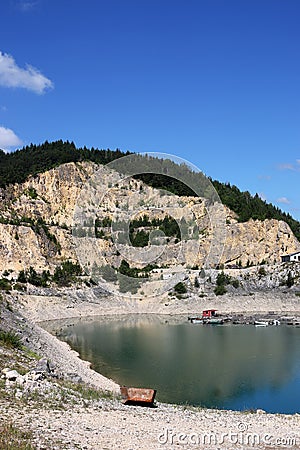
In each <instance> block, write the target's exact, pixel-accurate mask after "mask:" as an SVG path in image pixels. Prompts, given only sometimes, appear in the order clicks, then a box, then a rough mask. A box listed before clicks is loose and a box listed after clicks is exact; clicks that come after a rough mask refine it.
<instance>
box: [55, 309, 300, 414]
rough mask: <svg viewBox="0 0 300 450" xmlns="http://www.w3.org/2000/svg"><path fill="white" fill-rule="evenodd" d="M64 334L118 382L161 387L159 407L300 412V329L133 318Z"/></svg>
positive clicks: (68, 328) (80, 325)
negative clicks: (161, 403)
mask: <svg viewBox="0 0 300 450" xmlns="http://www.w3.org/2000/svg"><path fill="white" fill-rule="evenodd" d="M171 320H173V319H171ZM183 320H184V321H183ZM57 325H58V324H57V323H56V326H57ZM59 337H60V338H61V339H63V340H66V341H67V342H68V343H69V344H70V345H71V347H72V348H74V349H75V350H77V351H78V352H79V353H80V355H81V357H82V358H83V359H86V360H88V361H91V362H92V367H93V368H94V369H95V370H96V371H98V372H100V373H102V374H103V375H105V376H107V377H109V378H112V379H113V380H115V381H116V382H118V383H119V384H121V385H127V386H135V387H151V388H154V389H157V396H156V398H157V400H159V401H161V402H168V403H179V404H191V405H201V406H205V407H217V408H222V409H236V410H247V409H257V408H261V409H264V410H266V411H268V412H281V413H295V412H300V328H295V327H289V326H283V325H281V326H277V327H275V326H272V327H271V326H269V327H255V326H251V325H244V326H242V325H223V326H209V325H208V326H203V325H196V324H190V323H189V322H187V321H186V318H184V319H182V321H180V320H179V321H178V319H176V320H175V322H174V323H170V319H167V318H163V317H160V318H153V317H149V316H148V317H136V316H135V317H133V316H128V317H122V318H120V319H116V318H114V319H103V318H101V319H95V318H94V319H90V320H87V321H81V320H78V321H73V322H72V324H70V323H69V324H68V325H66V323H65V324H64V325H63V327H62V329H61V330H60V333H59Z"/></svg>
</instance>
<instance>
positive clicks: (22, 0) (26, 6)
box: [16, 0, 38, 12]
mask: <svg viewBox="0 0 300 450" xmlns="http://www.w3.org/2000/svg"><path fill="white" fill-rule="evenodd" d="M37 5H38V1H37V0H31V1H30V0H19V2H18V3H17V5H16V6H17V8H18V9H20V10H21V11H25V12H26V11H30V10H31V9H33V8H35V7H36V6H37Z"/></svg>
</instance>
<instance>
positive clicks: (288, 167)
mask: <svg viewBox="0 0 300 450" xmlns="http://www.w3.org/2000/svg"><path fill="white" fill-rule="evenodd" d="M278 169H279V170H296V171H299V170H300V159H296V164H292V163H282V164H278Z"/></svg>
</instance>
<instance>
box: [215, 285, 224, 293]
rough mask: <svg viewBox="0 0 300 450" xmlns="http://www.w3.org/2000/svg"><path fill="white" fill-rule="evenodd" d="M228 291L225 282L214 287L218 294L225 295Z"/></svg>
mask: <svg viewBox="0 0 300 450" xmlns="http://www.w3.org/2000/svg"><path fill="white" fill-rule="evenodd" d="M226 292H227V290H226V288H225V286H224V284H219V285H218V286H216V287H215V289H214V293H215V294H216V295H224V294H226Z"/></svg>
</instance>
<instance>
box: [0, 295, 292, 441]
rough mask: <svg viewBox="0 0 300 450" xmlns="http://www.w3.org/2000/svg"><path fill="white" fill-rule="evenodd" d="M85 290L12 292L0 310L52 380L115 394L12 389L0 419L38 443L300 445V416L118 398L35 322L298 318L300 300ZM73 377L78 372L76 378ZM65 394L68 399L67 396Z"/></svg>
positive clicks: (111, 386) (104, 380)
mask: <svg viewBox="0 0 300 450" xmlns="http://www.w3.org/2000/svg"><path fill="white" fill-rule="evenodd" d="M87 293H88V292H82V291H80V290H78V289H77V290H76V289H70V290H69V291H64V292H63V293H62V292H61V293H58V294H59V295H45V294H46V293H42V294H43V295H38V294H36V295H34V294H33V293H32V294H28V295H27V294H26V295H25V294H23V295H20V294H18V296H17V298H16V297H15V298H14V299H13V298H9V303H10V304H14V305H15V306H14V312H13V313H12V312H10V311H6V312H5V311H2V321H3V323H5V322H6V323H7V324H8V325H9V323H10V324H11V325H13V326H14V327H15V328H16V329H18V330H20V335H21V336H22V340H23V342H24V343H25V344H27V345H28V346H29V347H30V348H31V349H32V350H34V351H35V352H37V353H38V354H39V355H41V356H44V357H46V358H47V359H48V360H49V361H50V362H51V364H52V365H53V367H55V371H56V373H57V375H58V378H61V379H64V380H66V381H67V382H71V381H78V380H79V379H80V380H81V381H82V383H81V384H83V385H89V386H91V387H93V388H95V389H98V390H99V391H100V392H102V393H104V394H105V392H111V393H112V395H113V396H114V398H113V399H107V398H104V397H103V398H100V399H97V400H88V401H84V400H82V398H81V397H78V399H77V400H76V401H75V402H73V401H70V399H68V396H66V400H65V406H64V407H63V408H62V409H60V408H58V407H57V406H55V405H54V407H53V406H52V407H49V408H47V401H48V397H49V394H42V393H40V394H38V395H40V397H41V399H42V401H41V402H40V403H39V404H38V405H36V403H34V402H32V403H30V402H29V404H26V405H25V406H24V404H22V399H18V398H16V397H15V392H14V394H13V397H12V399H11V401H10V402H7V401H6V402H4V401H2V399H1V401H0V411H1V417H2V420H4V419H5V418H6V419H7V420H8V419H10V420H12V421H13V423H14V424H16V425H17V426H20V427H25V428H26V429H31V430H32V432H33V434H34V436H35V438H34V442H35V446H36V448H40V449H42V448H45V449H55V448H57V449H75V448H80V449H91V450H92V449H93V450H94V449H102V450H104V449H110V450H111V449H118V448H120V449H121V448H122V449H145V450H146V449H147V450H152V449H153V450H154V449H155V450H156V449H172V450H173V449H174V448H184V449H193V448H201V449H217V448H222V449H223V448H224V449H233V448H234V449H247V448H249V449H250V448H265V449H267V448H282V447H288V448H300V431H299V430H300V414H294V415H283V414H266V413H264V412H263V411H260V410H258V411H245V412H236V411H219V410H208V409H201V408H193V407H188V406H185V407H184V406H174V405H167V404H158V405H157V408H154V409H149V408H142V407H139V406H135V407H129V406H124V405H123V404H122V403H121V401H120V399H119V398H118V397H117V395H118V392H119V386H118V385H117V384H116V383H114V382H113V381H112V380H108V379H107V378H105V377H103V376H102V375H100V374H98V373H97V372H95V371H93V370H92V369H91V368H90V366H89V363H88V362H86V361H82V360H81V359H80V358H79V357H78V354H77V353H76V352H74V351H73V350H71V349H70V347H69V346H68V345H67V344H66V343H64V342H61V341H59V340H58V339H57V338H56V337H55V336H53V335H52V334H50V333H49V332H47V331H46V330H45V329H43V328H42V327H41V326H40V322H42V321H44V320H49V321H50V320H52V319H66V320H68V319H71V318H75V317H77V318H78V317H82V318H85V317H88V316H96V315H105V316H107V315H110V316H111V317H112V318H113V317H114V316H116V315H121V314H128V313H134V314H138V313H143V314H144V313H146V314H150V313H151V314H155V315H156V314H168V315H169V317H170V318H172V317H174V316H175V315H177V314H178V315H180V314H181V315H182V314H184V315H186V317H188V315H192V314H195V313H197V312H199V311H202V309H205V308H213V307H214V308H216V309H218V310H219V311H220V313H226V314H232V313H235V314H237V315H239V314H240V315H241V314H246V313H247V314H248V315H249V316H251V315H253V314H256V315H257V317H265V316H266V314H270V313H271V316H273V315H274V314H275V315H276V317H277V316H278V317H282V316H287V317H288V316H290V317H294V318H295V319H296V320H297V318H298V317H300V301H299V298H297V297H296V296H294V295H286V294H283V293H282V292H272V293H270V292H269V293H258V294H255V295H252V296H247V297H246V296H245V297H237V296H231V295H225V296H223V297H222V298H217V297H215V296H212V297H206V298H190V299H188V301H186V302H185V301H182V300H178V299H176V300H174V299H173V300H172V301H170V300H169V299H168V298H162V299H160V300H156V299H152V300H145V301H137V300H134V299H126V300H125V299H120V298H119V299H118V298H112V297H109V298H107V297H104V296H101V297H98V296H96V295H95V294H94V293H92V292H91V291H89V293H88V295H86V294H87ZM39 294H40V293H39ZM83 298H85V300H83ZM10 368H11V369H13V367H10ZM76 376H77V377H79V378H77V380H76ZM46 379H47V382H48V381H49V380H48V378H46ZM50 381H51V380H50ZM51 382H52V381H51ZM40 383H41V384H42V383H43V381H42V380H41V381H40ZM54 383H56V381H55V379H54ZM57 389H58V388H57ZM64 389H65V388H64ZM38 392H40V391H38ZM68 395H70V396H71V397H72V395H73V394H72V395H71V394H68ZM104 396H105V395H104ZM180 433H181V434H180ZM246 440H248V441H249V442H246Z"/></svg>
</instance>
